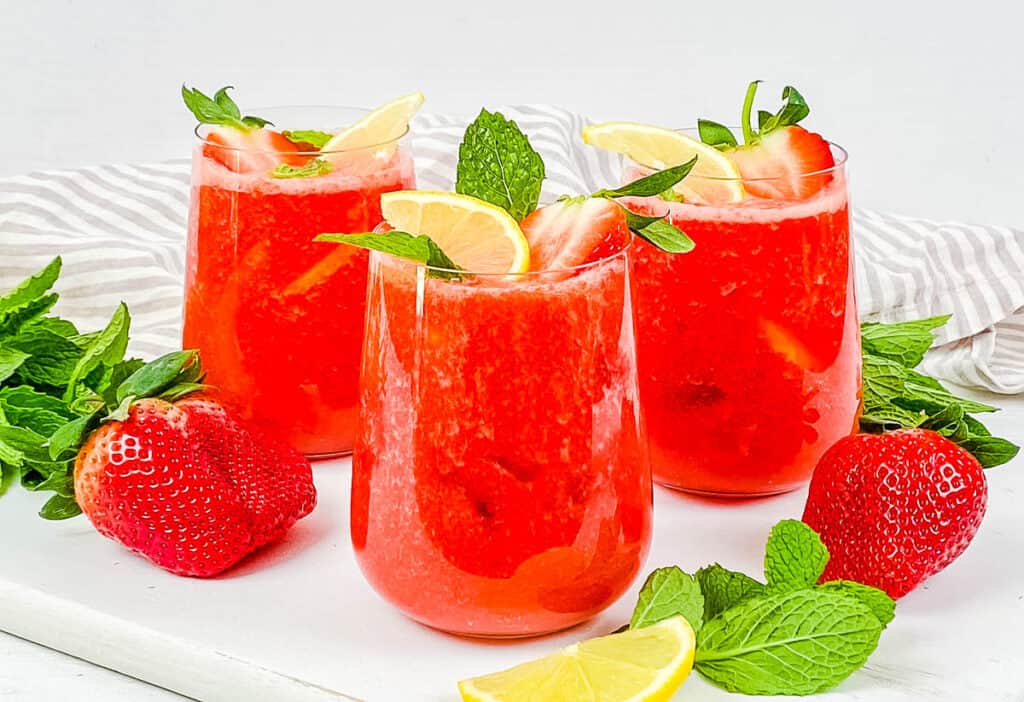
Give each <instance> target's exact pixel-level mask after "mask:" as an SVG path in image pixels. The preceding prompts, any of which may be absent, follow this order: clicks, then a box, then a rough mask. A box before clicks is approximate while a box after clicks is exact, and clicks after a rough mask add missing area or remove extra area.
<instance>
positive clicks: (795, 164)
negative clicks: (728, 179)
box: [727, 125, 835, 200]
mask: <svg viewBox="0 0 1024 702" xmlns="http://www.w3.org/2000/svg"><path fill="white" fill-rule="evenodd" d="M727 153H728V154H729V156H730V158H732V160H733V162H734V163H735V164H736V166H737V167H738V168H739V170H740V175H741V176H742V177H743V187H744V189H745V190H746V191H747V193H749V194H750V195H754V196H755V197H763V198H768V199H772V200H794V199H795V200H803V199H806V198H809V197H811V196H812V195H814V194H815V193H817V192H818V191H819V190H821V189H822V188H823V187H825V186H826V185H827V184H828V183H829V181H830V180H831V179H832V174H831V173H821V172H820V171H826V170H828V169H829V168H832V167H833V166H834V165H835V159H834V158H833V157H832V149H831V148H830V147H829V145H828V142H827V141H825V140H824V139H822V138H821V136H820V135H819V134H815V133H814V132H809V131H807V130H806V129H804V128H803V127H798V126H796V125H790V126H788V127H783V128H781V129H776V130H774V131H772V132H770V133H768V134H766V135H765V136H763V137H762V138H761V139H760V141H758V142H757V143H755V144H753V145H751V146H741V147H739V148H736V149H733V150H731V151H729V152H727ZM810 174H814V175H810Z"/></svg>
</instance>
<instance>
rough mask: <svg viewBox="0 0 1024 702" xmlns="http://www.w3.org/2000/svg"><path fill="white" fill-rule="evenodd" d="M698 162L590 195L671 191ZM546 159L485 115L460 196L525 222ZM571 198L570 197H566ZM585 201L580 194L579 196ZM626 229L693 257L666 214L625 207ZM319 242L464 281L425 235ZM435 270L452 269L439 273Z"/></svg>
mask: <svg viewBox="0 0 1024 702" xmlns="http://www.w3.org/2000/svg"><path fill="white" fill-rule="evenodd" d="M696 163H697V158H696V157H694V158H693V159H692V160H691V161H689V162H687V163H684V164H681V165H678V166H673V167H672V168H666V169H664V170H661V171H657V172H655V173H652V174H650V175H648V176H645V177H643V178H640V179H639V180H636V181H633V182H632V183H629V184H627V185H624V186H622V187H620V188H615V189H602V190H598V191H597V192H595V193H592V194H591V195H589V196H583V197H603V198H607V199H609V200H615V199H617V198H620V197H654V196H656V195H661V194H663V193H664V192H666V191H670V190H671V189H672V186H674V185H675V184H676V183H678V182H680V181H681V180H682V179H683V178H685V177H686V176H687V175H688V174H689V172H690V171H691V170H693V167H694V165H695V164H696ZM544 177H545V169H544V159H542V158H541V155H540V154H539V153H537V150H536V149H534V148H533V145H532V144H530V139H529V138H528V137H527V136H526V134H524V133H523V131H522V130H521V129H520V128H519V125H517V124H516V123H515V121H514V120H510V119H507V118H506V117H505V116H504V115H503V114H501V113H500V112H488V111H487V110H486V109H483V110H481V111H480V114H479V115H478V116H477V118H476V119H475V120H473V122H472V123H471V124H470V125H469V126H468V127H466V131H465V133H464V135H463V137H462V143H461V144H460V145H459V162H458V166H457V168H456V179H455V192H456V193H458V194H460V195H469V196H471V197H475V198H477V199H479V200H483V201H485V202H489V203H491V204H492V205H496V206H498V207H501V208H502V209H504V210H505V211H506V212H508V213H509V214H510V215H511V216H512V218H513V219H515V220H516V221H517V222H518V221H522V220H523V219H524V218H525V217H527V216H528V215H529V214H530V213H531V212H533V211H534V210H536V209H537V207H538V206H539V204H540V192H541V186H542V185H543V183H544ZM564 197H566V198H567V197H570V196H564ZM577 197H579V196H577ZM619 207H621V208H622V210H623V214H624V215H625V217H626V225H627V226H628V227H629V228H630V230H631V231H632V232H633V233H634V234H636V235H637V236H639V237H641V238H642V239H645V240H646V241H648V242H650V243H651V244H653V245H654V246H657V247H658V248H660V249H662V250H663V251H667V252H669V253H687V252H689V251H691V250H692V249H693V246H694V244H693V241H692V240H691V239H690V237H688V236H687V235H686V234H685V233H683V232H682V231H680V230H679V229H678V228H677V227H676V226H675V225H673V224H671V223H670V222H668V221H667V220H666V219H665V217H666V216H667V214H668V212H667V211H666V213H665V214H662V215H655V216H648V215H641V214H638V213H636V212H632V211H631V210H629V209H628V208H627V207H626V206H625V205H622V204H621V203H619ZM316 240H317V241H330V242H335V243H341V244H348V245H350V246H358V247H360V248H365V249H373V250H375V251H382V252H384V253H388V254H391V255H393V256H398V257H401V258H406V259H409V260H411V261H416V262H417V263H422V264H425V265H427V266H428V267H430V268H431V270H430V272H429V273H430V275H433V276H438V275H441V276H443V277H446V278H450V279H458V278H459V277H460V276H458V275H457V274H456V275H453V274H452V273H451V272H450V271H454V270H458V267H457V266H455V264H453V263H452V261H451V259H450V258H449V257H448V256H447V255H446V254H445V253H444V251H442V250H441V247H440V246H438V245H437V244H436V243H435V242H434V241H432V240H430V238H429V237H427V236H425V235H422V234H420V235H414V234H410V233H408V232H400V231H391V232H387V233H382V234H321V235H319V236H317V237H316ZM435 269H447V271H445V270H440V271H439V270H435Z"/></svg>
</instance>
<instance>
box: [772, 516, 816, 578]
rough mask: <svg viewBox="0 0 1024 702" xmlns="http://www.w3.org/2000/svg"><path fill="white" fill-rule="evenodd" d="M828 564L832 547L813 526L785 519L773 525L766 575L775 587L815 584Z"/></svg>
mask: <svg viewBox="0 0 1024 702" xmlns="http://www.w3.org/2000/svg"><path fill="white" fill-rule="evenodd" d="M827 564H828V548H826V547H825V544H824V543H822V541H821V537H820V536H818V534H817V532H815V531H814V529H812V528H811V527H809V526H807V525H806V524H804V523H803V522H801V521H797V520H795V519H784V520H782V521H781V522H779V523H778V524H776V525H775V526H774V527H772V531H771V535H770V536H769V537H768V545H767V546H766V547H765V554H764V575H765V579H766V580H767V581H768V587H770V588H772V589H774V590H796V589H799V588H806V587H812V586H813V585H814V584H815V583H816V582H818V578H820V577H821V574H822V573H823V572H825V566H826V565H827Z"/></svg>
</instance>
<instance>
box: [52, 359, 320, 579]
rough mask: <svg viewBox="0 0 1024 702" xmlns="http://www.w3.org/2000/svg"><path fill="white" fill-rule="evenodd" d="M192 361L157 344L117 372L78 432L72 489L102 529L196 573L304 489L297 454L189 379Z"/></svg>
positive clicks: (261, 539) (280, 530) (267, 535)
mask: <svg viewBox="0 0 1024 702" xmlns="http://www.w3.org/2000/svg"><path fill="white" fill-rule="evenodd" d="M198 364H199V359H198V356H197V355H196V353H195V352H194V351H183V352H178V353H174V354H168V355H167V356H164V357H161V358H159V359H157V360H156V361H153V362H152V363H150V364H148V365H147V366H144V367H143V368H142V369H140V370H138V371H136V372H135V374H133V375H132V376H130V377H129V378H128V379H126V380H125V381H124V382H123V383H122V384H121V386H120V387H119V388H118V391H117V396H118V399H119V400H120V404H119V406H118V408H117V409H115V410H114V411H113V412H111V413H110V414H109V415H108V416H107V418H106V419H104V420H103V421H102V423H100V424H99V426H98V427H97V428H95V429H94V430H92V431H91V432H88V431H87V432H84V434H85V437H84V442H83V443H82V444H81V448H80V449H79V450H78V454H77V457H76V459H75V467H74V497H75V501H76V502H77V503H78V506H79V507H81V509H82V511H83V512H84V513H85V514H86V516H87V517H88V518H89V520H90V521H91V522H92V523H93V526H95V527H96V529H97V530H98V531H99V532H100V533H101V534H103V535H104V536H107V537H109V538H111V539H114V540H115V541H118V542H120V543H121V544H123V545H124V546H126V547H127V548H129V549H131V550H132V551H134V552H136V553H138V554H139V555H141V556H143V557H144V558H146V559H148V560H150V561H152V562H153V563H155V564H156V565H158V566H160V567H161V568H163V569H165V570H168V571H170V572H172V573H176V574H178V575H191V576H197V577H208V576H211V575H216V574H217V573H220V572H221V571H223V570H225V569H226V568H228V567H230V566H232V565H234V564H235V563H237V562H238V561H239V560H241V559H242V558H243V557H245V556H246V555H248V554H249V553H251V552H252V551H254V550H255V549H257V548H259V547H260V546H262V545H264V544H266V543H268V542H270V541H272V540H274V539H276V538H278V537H280V536H282V535H283V534H284V533H285V532H286V531H287V530H288V529H289V528H290V527H291V526H292V525H293V524H294V523H295V522H296V520H298V519H301V518H302V517H304V516H306V515H307V514H309V513H310V511H312V509H313V507H314V506H315V504H316V491H315V489H314V487H313V480H312V471H311V469H310V465H309V461H307V460H306V459H305V457H303V456H302V455H301V454H300V453H298V452H297V451H295V450H294V449H292V448H291V447H289V446H287V445H286V444H284V443H282V442H280V441H278V440H276V439H274V438H272V437H269V436H266V435H264V434H262V433H261V432H260V431H258V430H256V429H254V428H251V427H248V426H246V425H244V424H243V423H241V422H240V421H239V420H238V419H236V418H235V417H234V416H233V415H232V414H231V413H230V412H229V411H228V410H226V409H225V408H224V407H222V406H221V405H220V404H218V403H217V402H216V401H215V400H213V399H210V398H207V397H204V396H203V394H202V391H201V390H200V391H198V392H197V391H196V389H197V388H198V387H200V386H197V385H196V384H195V383H194V382H192V381H193V380H195V379H198V378H199V376H200V370H199V367H198ZM154 395H155V396H154ZM136 398H142V399H136ZM161 398H164V399H161ZM178 398H180V399H178ZM74 448H75V445H74V444H71V445H69V446H67V447H63V448H62V449H61V450H68V449H71V450H73V449H74Z"/></svg>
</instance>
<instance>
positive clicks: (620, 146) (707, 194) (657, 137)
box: [583, 122, 744, 204]
mask: <svg viewBox="0 0 1024 702" xmlns="http://www.w3.org/2000/svg"><path fill="white" fill-rule="evenodd" d="M583 141H584V142H585V143H587V144H590V145H591V146H596V147H598V148H601V149H607V150H608V151H615V152H616V153H620V154H625V155H626V156H629V158H631V159H633V160H634V161H636V162H637V163H639V164H640V165H641V166H646V167H647V168H654V169H657V170H661V169H663V168H669V167H671V166H678V165H679V164H680V163H686V162H687V161H689V160H690V159H692V158H693V157H694V156H696V157H697V163H696V165H694V167H693V170H692V171H690V175H688V176H687V177H686V178H684V179H683V180H682V181H681V182H680V183H678V184H676V186H675V187H674V188H673V189H674V190H675V191H676V192H677V193H679V194H680V195H682V196H683V197H684V198H685V199H686V200H693V201H697V202H703V203H710V204H725V203H729V202H739V201H740V200H742V199H743V195H744V192H743V185H742V183H741V180H740V172H739V170H738V169H737V168H736V165H735V164H734V163H733V162H732V161H731V160H730V159H729V157H728V156H726V155H725V154H723V153H722V152H721V151H719V150H718V149H716V148H715V147H713V146H708V145H707V144H705V143H703V142H701V141H698V140H697V139H694V138H693V137H690V136H687V135H686V134H683V133H681V132H677V131H675V130H672V129H663V128H662V127H652V126H650V125H646V124H637V123H635V122H603V123H601V124H592V125H590V126H588V127H585V128H584V129H583Z"/></svg>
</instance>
